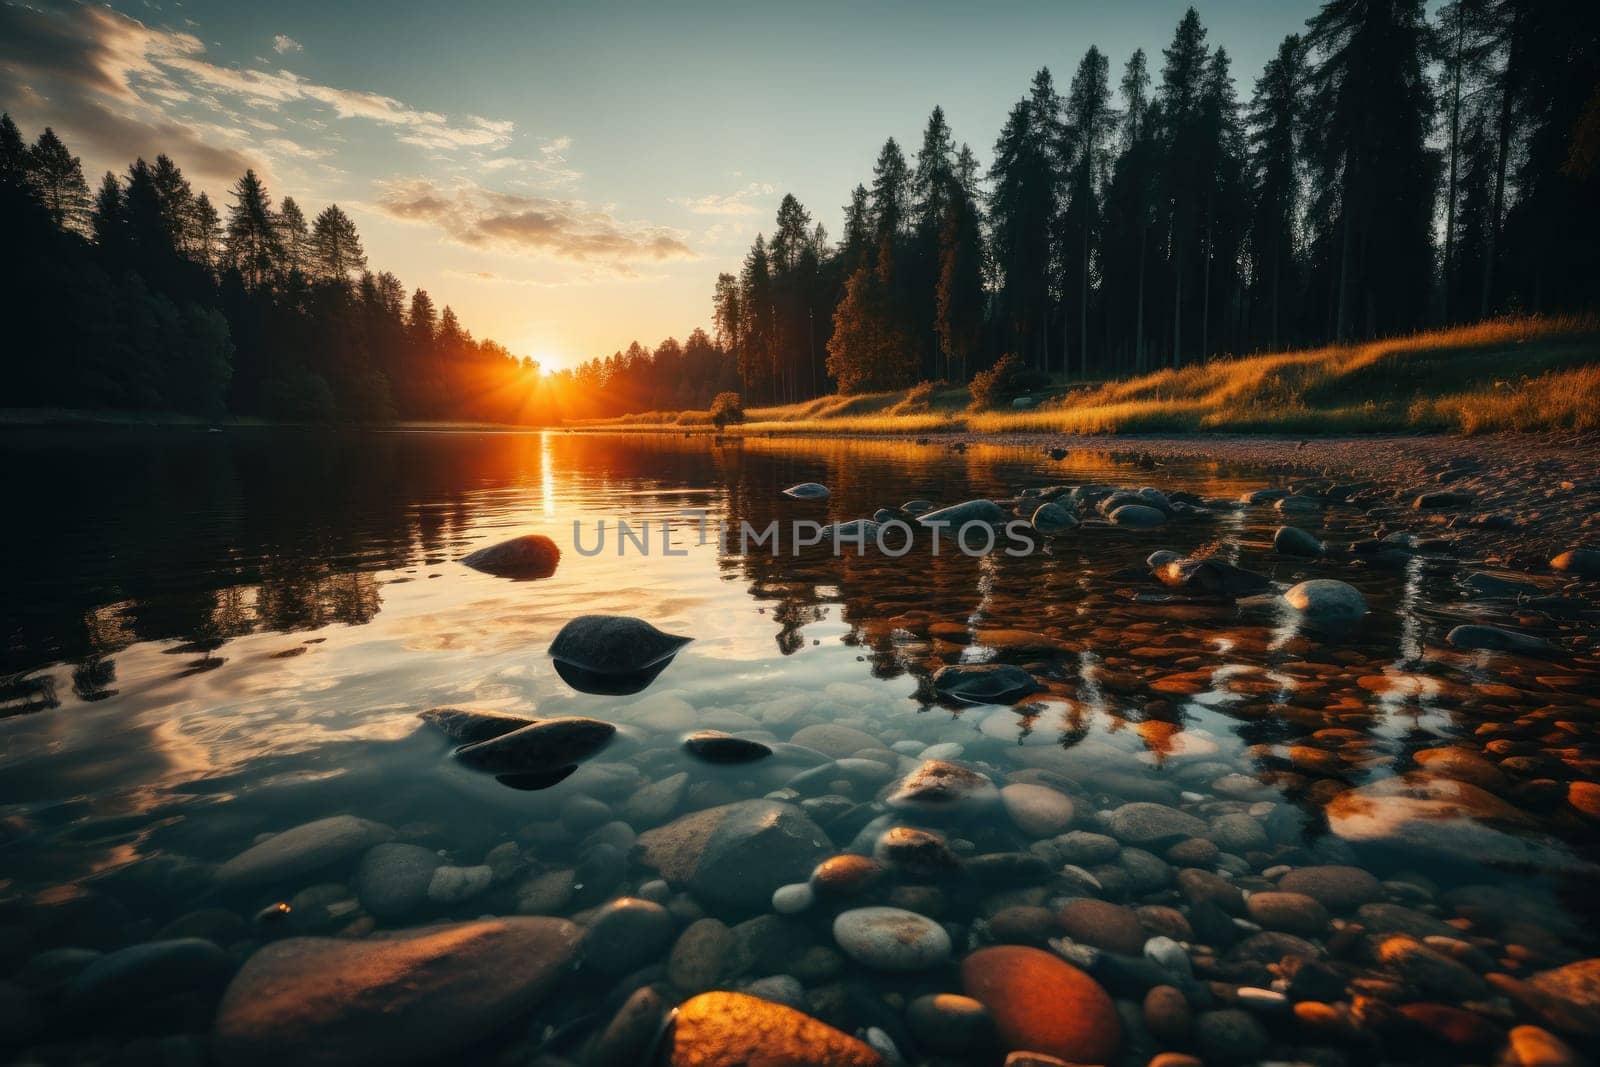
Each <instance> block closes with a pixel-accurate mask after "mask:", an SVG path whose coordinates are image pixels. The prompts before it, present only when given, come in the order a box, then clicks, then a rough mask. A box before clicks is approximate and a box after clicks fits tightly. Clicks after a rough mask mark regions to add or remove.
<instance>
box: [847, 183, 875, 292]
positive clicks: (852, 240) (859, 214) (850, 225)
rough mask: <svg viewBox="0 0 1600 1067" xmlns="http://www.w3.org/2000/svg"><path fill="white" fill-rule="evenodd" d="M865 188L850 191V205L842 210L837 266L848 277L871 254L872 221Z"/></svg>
mask: <svg viewBox="0 0 1600 1067" xmlns="http://www.w3.org/2000/svg"><path fill="white" fill-rule="evenodd" d="M867 197H868V194H867V187H866V186H865V185H857V186H856V187H855V188H854V189H852V190H851V191H850V203H848V204H846V205H845V208H844V233H843V234H842V235H841V237H840V240H839V264H840V266H841V268H842V269H843V270H844V272H845V275H846V276H847V277H848V276H849V275H850V274H853V273H855V269H856V268H857V267H859V266H861V264H863V263H865V262H866V261H867V257H868V256H870V255H871V254H872V245H873V242H872V220H871V208H870V207H869V205H868V199H867Z"/></svg>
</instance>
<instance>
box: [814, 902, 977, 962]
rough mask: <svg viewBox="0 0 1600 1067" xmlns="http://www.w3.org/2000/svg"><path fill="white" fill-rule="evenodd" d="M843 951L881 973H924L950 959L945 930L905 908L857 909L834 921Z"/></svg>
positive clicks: (842, 913)
mask: <svg viewBox="0 0 1600 1067" xmlns="http://www.w3.org/2000/svg"><path fill="white" fill-rule="evenodd" d="M833 939H834V941H835V942H836V943H837V944H838V946H839V949H840V951H842V952H843V953H844V954H845V955H846V956H849V957H850V958H851V959H853V960H855V961H856V962H857V963H859V964H861V965H862V966H864V967H871V968H873V969H874V970H879V971H922V970H927V969H928V968H929V967H934V966H937V965H938V964H941V963H943V962H945V961H946V960H948V959H949V958H950V935H949V934H948V933H946V932H945V929H944V927H942V926H940V925H939V924H938V923H936V922H934V921H933V920H932V919H929V918H925V917H924V916H921V915H918V914H916V913H915V912H911V911H905V910H903V909H901V908H884V907H873V908H853V909H851V910H849V911H844V912H840V913H839V914H838V915H837V916H836V917H835V918H834V920H833Z"/></svg>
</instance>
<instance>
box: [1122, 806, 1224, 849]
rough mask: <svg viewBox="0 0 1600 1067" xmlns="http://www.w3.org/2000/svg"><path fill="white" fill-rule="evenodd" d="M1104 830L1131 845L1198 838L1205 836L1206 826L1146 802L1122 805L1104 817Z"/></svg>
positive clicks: (1185, 815) (1196, 820)
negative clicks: (1105, 828)
mask: <svg viewBox="0 0 1600 1067" xmlns="http://www.w3.org/2000/svg"><path fill="white" fill-rule="evenodd" d="M1106 826H1107V828H1108V829H1109V830H1110V831H1111V834H1112V836H1113V837H1115V838H1117V840H1119V841H1124V842H1127V843H1128V844H1132V845H1152V844H1158V843H1160V842H1163V841H1172V840H1176V839H1180V838H1187V837H1201V836H1203V835H1204V834H1205V832H1206V824H1205V823H1203V822H1201V821H1200V820H1199V819H1197V818H1195V817H1194V816H1193V815H1190V814H1188V813H1186V812H1182V811H1179V810H1178V809H1176V808H1170V807H1168V806H1166V805H1165V804H1154V803H1151V802H1149V801H1134V802H1133V803H1131V804H1124V805H1122V806H1121V807H1120V808H1117V809H1116V810H1114V811H1112V812H1111V813H1110V815H1108V816H1107V817H1106Z"/></svg>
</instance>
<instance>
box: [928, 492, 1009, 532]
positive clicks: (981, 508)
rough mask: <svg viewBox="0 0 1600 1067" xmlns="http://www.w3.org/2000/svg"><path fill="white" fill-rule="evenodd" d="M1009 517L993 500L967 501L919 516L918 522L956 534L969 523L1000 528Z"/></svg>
mask: <svg viewBox="0 0 1600 1067" xmlns="http://www.w3.org/2000/svg"><path fill="white" fill-rule="evenodd" d="M1008 517H1009V516H1008V515H1007V514H1006V511H1005V509H1004V508H1002V507H1001V506H1000V505H999V504H996V503H995V502H994V501H993V500H967V501H963V502H962V503H960V504H951V505H950V506H949V507H945V508H939V509H938V510H937V511H928V512H924V513H923V514H921V515H918V516H917V521H918V522H920V523H922V524H923V525H924V526H941V527H945V528H948V531H949V532H951V533H954V532H955V531H956V530H959V529H960V528H961V527H963V526H965V525H967V524H968V523H973V522H976V523H983V524H984V525H988V526H998V525H1000V524H1001V523H1003V522H1005V521H1006V519H1007V518H1008Z"/></svg>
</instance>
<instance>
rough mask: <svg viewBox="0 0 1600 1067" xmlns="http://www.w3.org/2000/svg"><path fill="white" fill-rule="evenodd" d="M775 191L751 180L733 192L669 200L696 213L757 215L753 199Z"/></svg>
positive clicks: (758, 210)
mask: <svg viewBox="0 0 1600 1067" xmlns="http://www.w3.org/2000/svg"><path fill="white" fill-rule="evenodd" d="M775 192H777V189H776V188H775V187H774V186H772V185H770V184H768V183H767V182H751V183H750V184H749V185H746V186H745V187H744V188H743V189H739V190H737V191H735V192H731V193H707V194H706V195H705V196H695V197H676V198H674V199H673V200H672V201H671V202H672V203H674V204H678V205H681V206H682V207H686V208H688V209H689V210H690V211H692V212H694V213H695V214H696V215H759V214H760V213H761V209H760V208H759V207H757V206H756V205H755V203H753V201H756V200H760V199H761V198H763V197H768V196H771V195H772V194H773V193H775Z"/></svg>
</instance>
